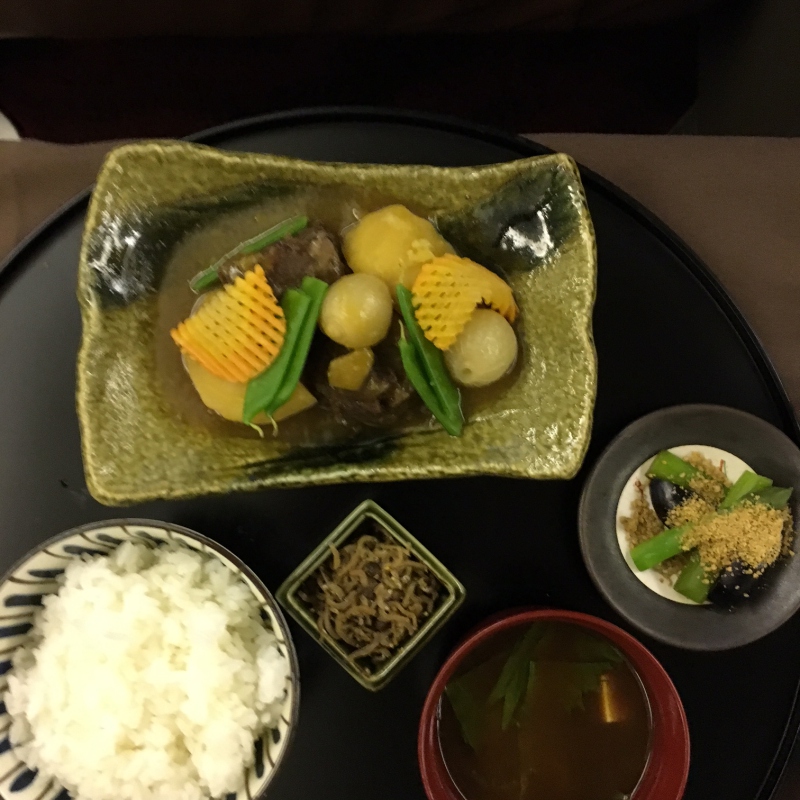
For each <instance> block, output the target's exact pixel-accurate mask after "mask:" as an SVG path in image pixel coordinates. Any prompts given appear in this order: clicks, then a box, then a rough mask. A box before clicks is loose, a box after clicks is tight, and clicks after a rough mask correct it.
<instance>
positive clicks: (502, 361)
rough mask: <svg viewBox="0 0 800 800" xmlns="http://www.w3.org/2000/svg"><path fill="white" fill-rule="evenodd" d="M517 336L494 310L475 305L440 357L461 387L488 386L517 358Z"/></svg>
mask: <svg viewBox="0 0 800 800" xmlns="http://www.w3.org/2000/svg"><path fill="white" fill-rule="evenodd" d="M517 346H518V345H517V337H516V335H515V333H514V329H513V328H512V327H511V325H509V323H508V321H507V320H506V319H505V318H504V317H503V316H502V315H501V314H498V313H497V312H496V311H492V310H491V309H488V308H479V309H477V310H476V311H475V313H474V314H473V315H472V316H471V317H470V320H469V322H468V323H467V324H466V325H465V326H464V330H463V331H461V333H460V334H459V336H458V338H457V339H456V340H455V342H454V343H453V345H452V346H451V347H450V348H448V349H447V350H445V353H444V360H445V364H446V365H447V369H448V370H449V371H450V374H451V375H452V376H453V378H454V379H455V380H456V381H458V383H460V384H462V385H463V386H488V385H489V384H490V383H494V382H495V381H497V380H500V378H502V377H503V375H505V374H506V373H507V372H508V371H509V370H510V369H511V367H513V366H514V362H515V361H516V360H517Z"/></svg>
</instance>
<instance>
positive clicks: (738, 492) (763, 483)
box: [719, 470, 772, 511]
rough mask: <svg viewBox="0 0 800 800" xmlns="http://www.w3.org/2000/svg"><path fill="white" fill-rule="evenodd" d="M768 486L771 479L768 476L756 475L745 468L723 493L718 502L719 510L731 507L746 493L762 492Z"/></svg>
mask: <svg viewBox="0 0 800 800" xmlns="http://www.w3.org/2000/svg"><path fill="white" fill-rule="evenodd" d="M770 486H772V481H771V480H770V479H769V478H765V477H763V476H762V475H756V474H755V472H750V471H749V470H746V471H745V472H743V473H742V474H741V475H740V476H739V478H738V480H737V481H736V483H734V484H733V486H731V487H730V489H728V491H727V492H726V493H725V497H724V498H723V500H722V502H721V503H720V504H719V510H720V511H727V510H728V509H729V508H733V506H734V505H736V503H740V502H741V501H742V500H744V499H746V498H747V496H748V495H750V494H757V493H759V492H763V491H764V490H765V489H768V488H769V487H770Z"/></svg>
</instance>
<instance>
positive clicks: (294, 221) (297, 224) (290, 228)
mask: <svg viewBox="0 0 800 800" xmlns="http://www.w3.org/2000/svg"><path fill="white" fill-rule="evenodd" d="M307 225H308V217H304V216H300V217H292V218H291V219H287V220H284V221H283V222H279V223H278V224H277V225H273V226H272V227H271V228H269V229H267V230H265V231H263V232H262V233H259V234H258V235H257V236H253V238H252V239H247V240H245V241H244V242H240V243H239V244H237V245H236V247H234V248H233V250H231V251H229V252H227V253H225V255H224V256H222V258H220V259H218V260H217V261H215V262H214V263H213V264H212V265H211V266H210V267H208V268H207V269H204V270H203V271H202V272H199V273H198V274H197V275H195V276H194V278H192V280H191V281H189V286H190V287H191V289H192V291H193V292H197V293H198V294H199V293H200V292H204V291H205V290H206V289H209V288H210V287H211V286H213V285H214V284H215V283H216V282H217V281H218V280H219V268H220V267H221V266H222V265H223V264H224V263H225V262H226V261H230V259H232V258H235V257H236V256H247V255H250V254H252V253H257V252H258V251H259V250H263V249H264V248H265V247H269V246H270V245H271V244H275V243H276V242H279V241H280V240H281V239H284V238H286V237H287V236H294V235H295V234H296V233H300V231H301V230H303V228H305V227H306V226H307Z"/></svg>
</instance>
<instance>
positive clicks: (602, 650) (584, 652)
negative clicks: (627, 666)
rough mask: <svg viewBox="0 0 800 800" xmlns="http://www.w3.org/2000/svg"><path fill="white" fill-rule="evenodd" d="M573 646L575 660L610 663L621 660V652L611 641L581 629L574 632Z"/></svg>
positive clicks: (617, 662) (616, 662)
mask: <svg viewBox="0 0 800 800" xmlns="http://www.w3.org/2000/svg"><path fill="white" fill-rule="evenodd" d="M574 647H575V660H576V661H580V662H583V661H588V662H596V661H607V662H608V663H609V664H610V665H614V664H619V662H620V661H622V653H620V651H619V650H617V648H616V647H614V645H613V644H611V642H608V641H606V640H605V639H598V638H597V637H595V636H592V635H591V634H588V633H584V632H583V631H577V632H576V634H575V641H574Z"/></svg>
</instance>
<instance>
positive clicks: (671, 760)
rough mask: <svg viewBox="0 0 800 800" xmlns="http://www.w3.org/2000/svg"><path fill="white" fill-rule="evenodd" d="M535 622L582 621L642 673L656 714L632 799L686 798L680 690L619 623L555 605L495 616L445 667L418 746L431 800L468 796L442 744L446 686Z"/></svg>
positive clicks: (428, 705)
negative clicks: (497, 643)
mask: <svg viewBox="0 0 800 800" xmlns="http://www.w3.org/2000/svg"><path fill="white" fill-rule="evenodd" d="M533 622H561V623H570V624H573V625H578V626H580V627H582V628H584V629H586V630H587V631H590V632H592V633H595V634H597V635H599V636H603V637H605V638H606V639H607V640H608V641H609V642H611V643H612V644H613V645H614V646H615V647H616V648H617V649H618V650H619V651H620V652H621V653H622V654H623V655H624V656H625V657H626V658H627V660H628V663H629V664H630V666H631V667H632V668H633V670H634V671H635V672H636V673H637V674H638V676H639V680H640V681H641V684H642V687H643V689H644V693H645V696H646V698H647V702H648V704H649V707H650V716H651V731H650V752H649V756H648V759H647V763H646V765H645V768H644V771H643V773H642V777H641V778H640V780H639V783H638V784H637V786H636V789H635V790H634V792H633V794H632V795H631V800H680V798H681V797H683V792H684V788H685V787H686V777H687V775H688V773H689V728H688V726H687V724H686V714H685V712H684V710H683V705H682V703H681V700H680V697H679V696H678V692H677V691H676V689H675V686H674V685H673V683H672V681H671V680H670V678H669V676H668V675H667V673H666V672H665V671H664V668H663V667H662V666H661V664H659V663H658V661H656V659H655V657H654V656H653V655H652V654H651V653H650V651H649V650H647V649H646V648H645V647H644V646H643V645H642V644H640V643H639V642H638V641H636V639H634V638H633V637H632V636H630V635H629V634H627V633H625V631H623V630H621V629H620V628H618V627H616V625H612V624H611V623H609V622H605V621H604V620H601V619H598V618H597V617H592V616H589V615H588V614H579V613H577V612H573V611H558V610H555V609H535V610H529V611H514V612H510V613H508V614H505V615H500V616H495V617H493V618H491V619H490V620H489V621H487V622H486V623H484V624H483V625H482V626H480V627H479V628H478V629H477V630H475V631H474V632H473V633H471V634H470V635H469V636H468V637H467V638H466V639H465V640H464V641H463V642H462V643H461V644H460V645H459V646H458V647H457V648H456V650H455V651H454V652H453V653H452V655H451V656H450V657H449V658H448V659H447V661H446V662H445V664H444V666H443V667H442V668H441V670H439V674H438V675H437V676H436V679H435V680H434V682H433V685H432V686H431V689H430V691H429V692H428V696H427V698H426V700H425V705H424V707H423V709H422V718H421V720H420V726H419V740H418V744H417V749H418V756H419V765H420V771H421V773H422V782H423V784H424V786H425V792H426V793H427V795H428V798H429V800H464V797H463V796H462V794H461V792H459V790H458V788H457V787H456V785H455V783H454V782H453V780H452V779H451V777H450V775H449V773H448V771H447V767H446V765H445V763H444V759H443V757H442V753H441V749H440V746H439V732H438V725H439V709H440V701H441V698H442V694H443V693H444V690H445V687H446V686H447V684H448V683H449V681H450V679H451V678H452V677H453V675H454V674H455V673H456V672H457V670H458V669H459V667H460V666H461V664H462V662H463V661H464V659H465V658H466V657H467V656H469V655H470V654H471V653H472V652H473V651H474V650H475V648H477V647H479V646H480V645H482V644H484V643H485V642H487V641H488V640H489V639H490V638H491V637H493V636H495V635H496V634H498V633H500V632H501V631H507V630H508V629H510V628H513V627H517V626H524V625H530V624H531V623H533ZM467 800H469V798H467Z"/></svg>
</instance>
